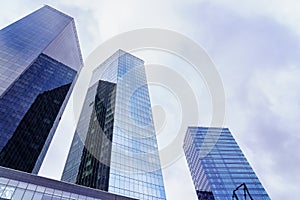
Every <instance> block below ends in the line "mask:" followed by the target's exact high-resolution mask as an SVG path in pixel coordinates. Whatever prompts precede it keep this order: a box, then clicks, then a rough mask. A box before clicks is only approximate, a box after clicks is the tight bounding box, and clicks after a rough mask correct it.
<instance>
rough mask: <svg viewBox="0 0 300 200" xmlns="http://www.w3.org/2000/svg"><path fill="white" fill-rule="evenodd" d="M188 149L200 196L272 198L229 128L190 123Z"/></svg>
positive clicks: (189, 164) (192, 173) (218, 199)
mask: <svg viewBox="0 0 300 200" xmlns="http://www.w3.org/2000/svg"><path fill="white" fill-rule="evenodd" d="M184 152H185V155H186V159H187V162H188V166H189V169H190V172H191V175H192V179H193V182H194V186H195V189H196V192H197V195H198V198H199V200H201V199H208V200H211V199H215V200H221V199H222V200H224V199H228V200H229V199H230V200H231V199H232V197H233V191H234V190H236V189H237V187H238V186H240V185H241V184H245V185H246V186H247V188H248V192H249V193H248V192H247V191H246V190H244V188H241V189H239V190H236V191H235V192H234V193H235V195H236V196H234V197H237V198H238V199H245V195H246V198H247V199H250V198H249V197H250V196H251V197H252V198H253V199H255V200H256V199H259V200H269V199H270V198H269V196H268V194H267V193H266V191H265V189H264V188H263V186H262V184H261V183H260V181H259V180H258V178H257V176H256V175H255V173H254V171H253V170H252V168H251V166H250V165H249V163H248V161H247V159H246V158H245V156H244V155H243V153H242V151H241V149H240V148H239V146H238V145H237V143H236V141H235V140H234V138H233V136H232V135H231V133H230V131H229V130H228V128H205V127H189V128H188V130H187V133H186V137H185V140H184Z"/></svg>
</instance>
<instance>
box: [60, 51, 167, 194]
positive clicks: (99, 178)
mask: <svg viewBox="0 0 300 200" xmlns="http://www.w3.org/2000/svg"><path fill="white" fill-rule="evenodd" d="M62 180H64V181H68V182H72V183H76V184H80V185H84V186H88V187H92V188H98V189H101V190H105V191H109V192H111V193H115V194H121V195H124V196H128V197H133V198H137V199H145V200H146V199H149V200H150V199H151V200H158V199H166V197H165V191H164V185H163V178H162V172H161V166H160V160H159V155H158V147H157V141H156V134H155V129H154V124H153V119H152V112H151V104H150V98H149V91H148V85H147V79H146V74H145V67H144V62H143V61H142V60H141V59H139V58H137V57H135V56H133V55H131V54H129V53H126V52H124V51H122V50H119V51H117V52H116V53H115V54H113V55H112V56H111V57H110V58H108V59H107V60H106V61H105V62H104V63H102V64H101V65H100V66H99V67H98V68H96V69H95V70H94V71H93V75H92V79H91V83H90V87H89V89H88V91H87V95H86V98H85V101H84V104H83V108H82V111H81V115H80V117H79V122H78V124H77V128H76V131H75V134H74V138H73V141H72V144H71V149H70V152H69V156H68V158H67V161H66V165H65V168H64V172H63V175H62Z"/></svg>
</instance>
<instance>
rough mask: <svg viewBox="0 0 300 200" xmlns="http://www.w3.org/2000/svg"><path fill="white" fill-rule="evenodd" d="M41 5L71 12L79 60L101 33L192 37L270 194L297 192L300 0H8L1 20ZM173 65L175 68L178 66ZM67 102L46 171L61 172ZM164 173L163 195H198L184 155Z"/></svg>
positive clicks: (69, 125) (70, 125) (175, 198)
mask: <svg viewBox="0 0 300 200" xmlns="http://www.w3.org/2000/svg"><path fill="white" fill-rule="evenodd" d="M43 4H48V5H50V6H53V7H54V8H57V9H58V10H61V11H63V12H65V13H67V14H69V15H70V16H72V17H74V18H75V23H76V26H77V31H78V35H79V41H80V45H81V48H82V53H83V58H84V59H85V58H86V57H87V56H88V55H89V54H90V53H91V52H92V51H93V50H94V49H95V48H96V47H97V46H98V45H100V44H101V43H102V42H104V41H105V40H107V39H109V38H111V37H113V36H115V35H118V34H120V33H122V32H125V31H130V30H134V29H138V28H163V29H169V30H174V31H176V32H179V33H181V34H184V35H186V36H188V37H189V38H191V39H192V40H194V41H196V42H197V43H198V44H199V45H201V46H202V47H203V48H204V49H205V50H206V51H207V53H208V55H209V56H210V57H211V59H212V60H213V62H214V63H215V65H216V68H217V70H218V72H219V74H220V76H221V78H222V80H223V84H224V88H225V94H226V121H225V126H226V127H229V129H230V130H231V132H232V133H233V135H234V137H235V138H236V140H237V142H238V144H239V145H240V147H241V149H242V150H243V152H244V153H245V155H246V157H247V159H248V160H249V162H250V164H251V165H252V167H253V169H254V171H255V172H256V173H257V175H258V177H259V178H260V180H261V182H262V183H263V185H264V186H265V188H266V190H267V192H268V193H269V195H270V196H271V198H272V199H275V200H280V199H297V197H299V196H300V190H299V186H300V176H299V172H300V169H299V167H300V154H299V152H300V145H299V144H300V131H299V130H300V112H299V111H300V78H299V77H300V68H299V67H300V12H299V9H300V2H299V1H297V0H285V1H283V0H282V1H280V0H272V1H271V0H270V1H268V0H245V1H238V0H226V1H225V0H224V1H222V0H219V1H217V0H209V1H208V0H199V1H197V0H185V1H179V0H168V1H156V0H152V1H141V0H136V1H115V0H109V1H100V0H94V1H89V0H78V1H73V0H64V1H53V0H52V1H28V0H23V1H17V0H10V1H3V2H2V3H1V6H0V13H1V14H0V15H1V18H0V27H1V28H2V27H4V26H6V25H8V24H10V23H12V22H14V21H15V20H17V19H19V18H21V17H23V16H25V15H27V14H29V13H30V12H32V11H33V10H36V9H38V8H40V7H41V6H43ZM140 55H141V56H142V55H143V54H140ZM147 58H148V59H149V60H147ZM151 58H153V57H151V56H148V57H147V55H145V57H141V59H144V60H145V61H146V63H147V62H157V61H156V60H155V58H153V60H150V59H151ZM171 63H172V62H171ZM172 64H173V65H174V62H173V63H172ZM174 67H175V68H177V69H179V71H180V66H174ZM154 91H157V90H155V88H152V89H151V88H150V92H151V101H152V102H155V101H156V99H155V93H154ZM166 95H167V94H166ZM71 104H72V102H71V103H70V104H68V106H67V111H68V112H69V115H68V114H64V117H63V118H62V122H64V124H63V125H60V126H59V129H58V131H57V135H56V136H55V138H54V141H53V143H52V144H51V148H50V151H49V153H48V157H47V159H46V162H45V163H44V165H43V168H42V170H41V173H40V174H41V175H43V176H48V177H52V178H56V179H59V178H60V174H61V171H62V167H63V165H64V162H65V159H66V152H67V151H68V148H69V145H70V142H71V138H72V135H73V133H74V128H75V126H74V119H73V118H72V117H71V114H70V113H71V111H72V105H71ZM166 112H167V111H166ZM169 114H170V113H169ZM171 114H172V113H171ZM167 116H170V115H168V113H167ZM201 117H202V118H206V115H205V114H203V115H201V114H200V118H201ZM154 118H155V116H154ZM200 121H201V124H200V125H202V126H208V125H209V123H206V120H205V119H204V120H200ZM169 136H170V137H172V136H171V135H169ZM158 138H159V139H160V140H164V141H159V143H160V145H167V144H165V141H166V140H167V139H166V137H162V136H161V137H158ZM61 141H63V142H61ZM47 166H48V167H47ZM163 174H164V181H165V184H166V193H167V198H168V199H170V200H182V199H189V200H190V199H191V200H192V199H196V197H195V193H194V191H193V185H192V181H191V178H190V177H189V172H188V169H187V164H186V161H185V159H184V158H183V157H182V158H181V159H179V160H178V161H176V162H174V163H173V164H172V165H169V166H168V167H164V169H163Z"/></svg>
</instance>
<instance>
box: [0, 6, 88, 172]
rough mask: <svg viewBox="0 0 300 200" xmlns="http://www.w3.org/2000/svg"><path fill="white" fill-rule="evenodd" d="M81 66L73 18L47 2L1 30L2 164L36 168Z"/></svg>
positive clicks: (0, 154) (0, 116)
mask: <svg viewBox="0 0 300 200" xmlns="http://www.w3.org/2000/svg"><path fill="white" fill-rule="evenodd" d="M81 67H82V57H81V52H80V48H79V43H78V38H77V34H76V28H75V23H74V20H73V18H71V17H69V16H67V15H65V14H63V13H61V12H59V11H57V10H55V9H54V8H51V7H49V6H44V7H42V8H40V9H38V10H37V11H35V12H33V13H31V14H29V15H28V16H26V17H24V18H22V19H20V20H18V21H17V22H15V23H13V24H11V25H9V26H7V27H5V28H3V29H2V30H1V31H0V165H1V166H4V167H9V168H13V169H17V170H22V171H25V172H33V173H37V172H38V170H39V168H40V165H41V163H42V160H43V158H44V156H45V154H46V152H47V149H48V147H49V144H50V142H51V139H52V137H53V135H54V132H55V130H56V127H57V125H58V123H59V120H60V117H61V115H62V112H63V110H64V108H65V105H66V102H67V100H68V98H69V95H70V93H71V91H72V88H73V83H74V80H75V79H76V75H77V72H78V71H79V70H80V68H81Z"/></svg>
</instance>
